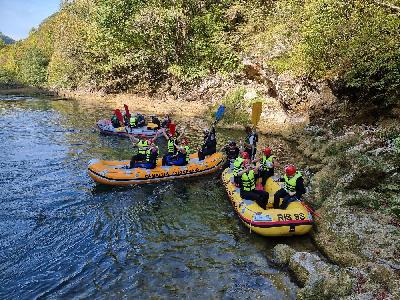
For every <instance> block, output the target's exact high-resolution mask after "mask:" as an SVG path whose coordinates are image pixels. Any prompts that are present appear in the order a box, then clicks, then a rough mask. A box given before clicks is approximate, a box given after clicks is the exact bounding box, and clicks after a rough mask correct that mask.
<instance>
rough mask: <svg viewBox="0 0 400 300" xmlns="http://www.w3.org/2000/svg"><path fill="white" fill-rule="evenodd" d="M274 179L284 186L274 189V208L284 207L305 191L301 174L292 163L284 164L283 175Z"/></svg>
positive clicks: (297, 198)
mask: <svg viewBox="0 0 400 300" xmlns="http://www.w3.org/2000/svg"><path fill="white" fill-rule="evenodd" d="M276 181H278V182H284V188H281V189H280V190H278V191H276V193H275V195H274V208H280V209H286V208H287V207H288V205H289V202H291V201H296V200H300V198H301V196H302V195H303V194H305V192H306V189H305V187H304V179H303V176H302V175H301V173H300V172H299V171H297V170H296V167H295V166H294V165H288V166H286V167H285V175H284V176H283V177H281V178H279V179H278V180H276ZM280 198H283V201H282V204H281V205H279V202H280Z"/></svg>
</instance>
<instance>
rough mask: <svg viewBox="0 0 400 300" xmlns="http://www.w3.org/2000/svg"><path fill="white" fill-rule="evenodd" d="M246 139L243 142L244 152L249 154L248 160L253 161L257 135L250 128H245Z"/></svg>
mask: <svg viewBox="0 0 400 300" xmlns="http://www.w3.org/2000/svg"><path fill="white" fill-rule="evenodd" d="M245 131H246V134H247V136H246V139H245V141H244V151H246V152H247V153H249V156H250V159H254V157H255V155H256V152H257V142H258V134H257V132H256V131H255V130H252V129H251V127H250V126H246V127H245Z"/></svg>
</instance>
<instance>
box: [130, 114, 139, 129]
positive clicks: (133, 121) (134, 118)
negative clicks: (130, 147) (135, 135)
mask: <svg viewBox="0 0 400 300" xmlns="http://www.w3.org/2000/svg"><path fill="white" fill-rule="evenodd" d="M129 127H130V128H137V127H138V118H137V114H133V115H131V117H130V119H129Z"/></svg>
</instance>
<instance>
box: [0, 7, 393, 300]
mask: <svg viewBox="0 0 400 300" xmlns="http://www.w3.org/2000/svg"><path fill="white" fill-rule="evenodd" d="M399 6H400V1H398V0H391V1H375V0H354V1H349V0H306V1H304V0H278V1H268V0H263V1H262V0H258V1H228V0H226V1H195V0H189V1H155V0H153V1H139V0H137V1H135V0H110V1H99V0H75V1H63V3H62V4H61V9H60V11H59V12H57V13H56V14H54V15H53V16H51V17H49V18H48V19H47V20H45V21H44V22H43V23H42V24H41V25H40V26H39V28H37V29H35V30H33V31H32V32H31V33H30V35H29V37H28V38H27V39H25V40H23V41H19V42H17V43H15V44H12V45H7V46H6V45H4V44H1V45H0V86H2V87H14V86H24V85H28V86H35V87H41V88H46V89H52V90H58V91H65V90H79V91H88V92H102V93H121V92H137V91H141V92H146V93H149V94H154V93H156V95H163V97H172V98H173V99H175V101H184V103H185V104H184V105H186V106H187V107H188V108H190V102H191V101H203V102H204V103H205V104H207V105H209V106H210V111H212V107H213V105H214V106H215V105H217V104H219V103H217V102H218V100H216V99H220V98H223V99H222V102H224V104H225V105H226V106H227V114H226V118H225V119H224V123H223V124H225V126H228V125H231V124H232V123H235V122H236V123H241V124H245V123H246V122H247V121H248V112H249V109H250V101H249V100H248V99H246V97H245V95H246V92H247V91H248V90H253V91H254V90H256V91H257V95H258V97H262V98H265V99H266V100H265V105H264V109H265V111H264V112H263V115H262V119H261V122H260V128H261V130H262V131H264V132H266V133H267V132H272V130H271V128H272V127H273V126H274V124H275V125H276V126H277V127H279V128H283V127H284V126H287V125H288V124H289V127H290V124H294V123H293V122H294V120H299V119H301V120H302V122H301V124H303V125H306V126H305V127H304V126H301V128H300V129H296V130H289V133H287V132H286V133H285V134H286V136H287V138H288V139H291V140H292V141H293V145H294V146H296V147H297V148H298V149H299V150H300V151H302V153H304V156H305V157H307V158H308V159H309V161H310V163H308V164H307V166H306V165H305V164H303V165H300V167H301V168H303V169H307V170H308V171H309V173H310V174H311V176H310V184H309V186H310V188H311V189H310V192H309V193H308V194H307V196H306V200H307V201H308V202H309V203H311V204H312V205H313V206H314V207H315V208H317V209H318V210H317V211H318V213H319V214H320V215H321V217H320V218H317V220H316V221H317V222H316V226H315V230H314V232H313V234H312V236H313V239H314V241H315V243H316V245H317V246H318V247H319V249H321V252H322V253H323V254H324V255H325V256H326V257H328V259H329V262H326V261H325V259H321V258H320V257H318V256H316V255H315V254H313V253H299V252H298V253H296V252H295V251H294V250H292V249H290V248H289V247H287V246H284V245H278V246H277V247H276V249H275V251H274V261H275V262H276V263H277V264H279V265H282V266H287V267H289V268H290V269H291V270H292V271H293V273H294V275H295V276H296V278H297V279H298V282H299V284H300V285H301V286H302V287H303V288H302V289H300V290H299V293H298V297H299V298H301V299H331V298H347V299H356V298H358V299H372V298H376V299H386V298H387V299H389V298H391V299H400V295H399V290H400V287H399V282H400V281H399V279H400V278H399V270H400V248H399V247H400V233H399V227H400V225H399V224H400V137H399V136H400V129H399V118H400V109H399V96H400V95H399V90H400V86H399V85H400V50H399V49H400V7H399ZM227 91H228V92H227ZM211 98H214V100H212V101H210V99H211ZM282 119H283V120H284V121H282ZM263 120H264V122H263ZM303 121H304V122H303ZM295 125H296V126H298V124H297V123H296V124H295ZM292 127H295V126H292ZM285 128H286V129H287V127H285ZM292 129H293V128H292Z"/></svg>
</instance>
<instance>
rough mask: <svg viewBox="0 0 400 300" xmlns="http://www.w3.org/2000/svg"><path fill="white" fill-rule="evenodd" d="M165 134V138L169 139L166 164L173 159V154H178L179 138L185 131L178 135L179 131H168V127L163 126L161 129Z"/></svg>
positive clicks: (164, 162)
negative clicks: (172, 132)
mask: <svg viewBox="0 0 400 300" xmlns="http://www.w3.org/2000/svg"><path fill="white" fill-rule="evenodd" d="M161 132H162V134H163V135H164V137H165V139H166V140H167V154H165V155H164V156H163V160H162V161H163V165H166V162H167V160H168V161H170V160H173V158H172V157H173V156H175V155H176V154H177V151H178V148H177V144H178V139H179V138H180V137H181V136H182V135H183V131H182V132H181V133H179V134H178V135H177V132H175V133H174V134H171V133H167V131H166V128H163V130H162V131H161Z"/></svg>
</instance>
